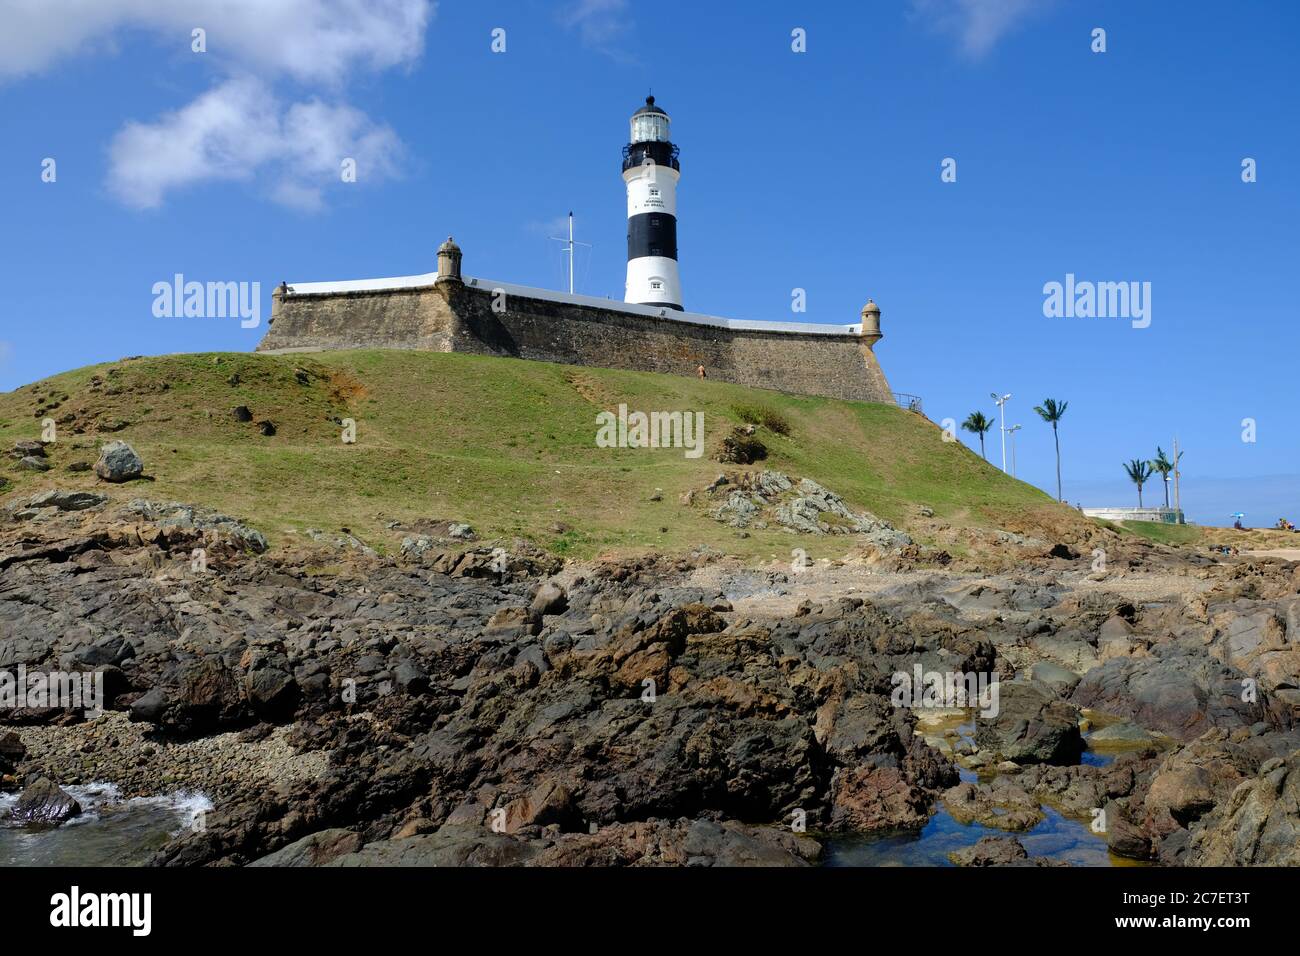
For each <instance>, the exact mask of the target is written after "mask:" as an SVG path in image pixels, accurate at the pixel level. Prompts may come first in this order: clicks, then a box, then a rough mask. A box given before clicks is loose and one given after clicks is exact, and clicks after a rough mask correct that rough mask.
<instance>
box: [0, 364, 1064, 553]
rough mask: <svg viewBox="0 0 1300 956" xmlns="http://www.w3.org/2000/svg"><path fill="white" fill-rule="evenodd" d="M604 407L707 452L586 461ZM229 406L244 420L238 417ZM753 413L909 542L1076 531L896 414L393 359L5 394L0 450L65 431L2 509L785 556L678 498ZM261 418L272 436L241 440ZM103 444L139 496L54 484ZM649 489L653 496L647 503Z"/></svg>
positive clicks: (668, 383) (19, 478)
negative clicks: (687, 415) (107, 502)
mask: <svg viewBox="0 0 1300 956" xmlns="http://www.w3.org/2000/svg"><path fill="white" fill-rule="evenodd" d="M620 402H623V403H626V404H627V406H628V407H629V409H631V410H634V411H635V410H641V411H645V412H650V411H674V410H683V411H685V410H690V411H696V410H698V411H702V412H703V413H704V421H705V429H706V441H707V448H708V450H707V451H706V453H705V455H704V457H702V458H697V459H690V458H687V457H685V456H684V455H683V453H682V451H681V450H680V449H608V448H598V447H596V443H595V436H596V427H597V426H596V415H597V413H598V412H600V411H601V410H606V409H607V410H611V411H612V410H615V409H616V408H617V406H618V404H619V403H620ZM237 406H247V408H248V409H249V410H250V411H251V413H252V416H253V421H252V422H239V421H237V420H236V417H235V415H234V414H233V413H232V410H233V409H234V408H235V407H237ZM747 409H748V411H747ZM754 411H759V412H761V413H763V414H767V415H775V416H776V417H777V418H779V419H783V420H784V422H785V423H787V424H788V426H789V434H788V435H780V434H776V433H774V432H773V431H771V430H770V429H767V428H761V429H760V431H759V437H760V438H761V440H762V441H763V442H764V443H765V444H766V445H767V446H768V450H769V458H768V460H767V461H766V462H764V463H763V464H761V465H757V466H753V467H770V468H776V469H780V470H782V471H785V472H787V473H789V474H791V475H794V476H798V477H805V476H807V477H812V478H815V479H816V480H817V481H820V482H821V483H823V484H824V485H826V486H827V487H829V488H830V489H832V490H833V491H836V492H838V493H839V494H841V495H843V496H844V497H845V499H846V500H847V501H848V502H849V503H850V505H852V506H854V507H856V508H862V509H866V510H869V511H872V512H874V513H876V514H877V515H879V516H881V517H883V518H885V519H887V520H889V521H891V522H894V523H895V524H896V525H898V526H900V527H902V528H905V529H908V528H910V527H911V525H912V523H913V519H914V518H915V517H916V515H917V514H918V512H919V509H920V508H921V507H922V506H925V507H928V508H930V509H933V511H934V512H935V516H936V518H938V519H942V520H945V521H947V522H949V523H951V524H953V525H958V526H960V525H969V526H975V527H988V528H995V527H996V528H1006V529H1010V530H1029V531H1032V530H1034V529H1035V528H1039V527H1042V526H1044V525H1045V524H1051V523H1054V522H1056V523H1059V522H1062V521H1065V522H1071V521H1079V520H1082V519H1080V518H1079V517H1078V516H1077V513H1076V512H1074V511H1072V510H1071V509H1069V508H1066V507H1063V506H1060V505H1058V504H1056V503H1055V502H1053V501H1052V500H1051V498H1050V497H1049V496H1048V495H1046V494H1044V493H1042V492H1041V491H1039V490H1038V489H1036V488H1033V487H1031V486H1029V485H1027V484H1024V483H1022V482H1019V481H1015V480H1013V479H1010V478H1008V477H1006V476H1004V475H1002V474H1001V473H1000V472H999V471H998V470H997V469H996V468H994V467H992V466H991V465H989V464H987V463H986V462H984V461H983V460H981V459H980V457H979V456H978V455H975V454H973V453H971V452H970V451H969V450H968V449H966V448H965V447H964V446H963V445H961V444H960V443H947V442H944V441H942V436H941V433H940V430H939V429H938V427H936V426H935V425H934V424H933V423H931V422H929V421H927V420H926V419H925V418H923V417H921V416H920V415H917V414H914V413H911V412H907V411H904V410H902V409H898V408H895V407H892V406H885V405H872V404H864V403H856V402H845V401H836V400H832V399H824V398H808V397H798V396H791V395H785V394H781V393H778V392H770V391H765V390H761V389H750V388H743V387H740V386H735V385H727V384H723V383H720V382H713V381H701V380H698V379H693V378H686V377H677V376H667V375H655V374H650V373H637V372H624V371H613V370H605V369H590V368H574V367H570V366H560V365H550V364H545V363H539V362H524V361H518V360H513V359H497V358H486V357H480V356H473V355H456V354H441V353H430V352H409V351H353V352H328V353H312V354H299V355H259V354H248V353H218V354H213V353H207V354H195V355H172V356H161V357H157V358H135V359H126V360H123V361H120V362H114V363H108V364H104V365H96V366H91V367H87V368H83V369H78V370H76V371H72V372H67V373H65V374H62V375H58V376H54V377H53V378H50V379H46V380H44V381H41V382H37V383H34V384H32V385H27V386H23V387H22V388H19V389H17V390H15V391H14V392H10V393H6V394H3V395H0V441H3V443H4V447H5V448H8V447H10V445H11V444H12V443H13V442H14V441H16V440H19V439H24V438H36V437H38V436H39V432H40V422H41V420H42V419H43V418H45V417H50V418H54V419H55V420H56V421H58V422H59V423H60V424H59V426H58V427H59V441H58V443H57V444H55V445H53V446H51V447H50V449H49V452H50V457H51V461H52V463H53V466H54V467H53V469H52V470H51V471H49V472H47V473H44V474H37V473H32V472H25V471H19V470H16V469H15V468H14V466H13V465H14V463H13V462H11V461H9V460H8V459H5V460H4V463H3V464H2V465H0V475H3V476H4V477H6V478H8V479H9V481H10V482H11V484H10V485H9V486H8V487H7V488H5V489H3V490H4V491H5V497H6V498H7V497H10V496H13V495H19V494H31V493H33V492H34V491H37V490H40V489H43V488H46V487H50V486H52V485H58V486H60V487H70V488H90V487H98V488H99V489H100V490H108V491H109V493H111V494H113V495H115V496H118V497H122V498H126V497H135V496H147V497H151V498H159V499H168V500H178V501H184V502H190V503H196V504H202V505H206V506H209V507H214V508H218V509H220V510H223V511H225V512H227V513H229V514H232V515H234V516H237V517H240V518H242V519H245V520H247V521H249V522H251V523H252V524H254V525H255V526H257V527H259V528H260V529H261V530H263V531H264V532H265V533H266V534H267V535H268V537H270V538H271V539H272V543H273V545H277V546H283V545H285V544H286V543H291V542H293V541H294V540H295V538H294V537H293V535H292V532H301V531H303V530H304V529H307V528H319V529H322V530H324V531H337V530H339V529H341V528H348V529H351V531H352V532H353V533H354V534H356V535H358V536H359V537H361V538H362V539H363V540H365V541H367V542H368V543H370V544H372V545H373V546H375V547H377V548H379V549H381V550H389V551H391V550H395V549H396V547H397V545H398V543H399V542H400V540H401V537H402V536H403V534H404V532H402V531H399V530H389V529H388V528H386V524H387V523H388V522H391V521H394V520H396V521H402V522H405V523H408V524H409V523H411V522H414V521H418V520H421V519H425V520H455V521H467V522H469V523H470V524H471V525H473V527H474V528H475V529H476V531H477V532H478V533H479V534H480V536H482V537H485V538H490V537H496V536H503V535H520V536H524V537H527V538H530V539H532V540H534V541H536V542H537V543H539V544H541V545H543V546H545V547H548V548H551V549H552V550H555V551H558V552H560V553H567V554H573V555H576V556H590V555H593V554H596V553H604V552H611V551H614V552H619V551H634V550H642V549H648V548H662V549H667V550H685V549H689V548H692V547H695V546H698V545H711V546H713V547H716V548H719V549H721V550H724V551H727V552H729V553H733V554H741V555H761V556H767V555H769V554H778V553H779V554H782V555H785V554H787V553H788V551H789V548H790V542H791V538H790V536H789V535H788V534H784V533H782V532H780V531H777V530H772V531H756V532H753V534H752V536H751V537H749V538H740V537H738V536H737V535H736V533H735V531H734V530H733V529H731V528H728V527H725V526H723V525H722V524H719V523H718V522H715V521H713V520H712V519H710V518H709V517H708V516H707V514H706V513H705V509H704V507H703V506H702V505H701V504H696V505H694V506H693V507H690V506H686V505H683V504H682V503H681V502H680V500H679V499H680V496H681V495H682V494H683V493H684V492H686V491H687V490H689V489H701V488H703V487H704V486H706V485H708V484H709V483H710V482H711V481H712V480H713V479H714V478H715V477H716V476H717V475H718V474H719V473H720V472H721V471H723V470H735V469H736V467H737V466H734V465H728V466H722V465H719V463H718V462H717V461H713V460H710V459H711V457H712V455H713V454H714V452H715V450H716V448H717V447H718V445H719V443H720V442H721V440H722V438H723V437H724V436H725V435H726V434H728V433H729V432H730V430H731V428H732V426H734V425H736V424H738V423H740V421H741V419H742V417H753V413H754ZM346 418H352V419H355V421H356V428H357V441H356V443H355V444H350V445H349V444H344V443H343V441H342V439H341V434H342V428H341V426H340V424H339V423H338V421H339V420H341V419H346ZM267 420H269V421H270V422H272V423H274V426H275V434H274V435H270V436H266V435H263V434H262V432H261V430H260V429H259V427H258V423H259V422H262V421H267ZM78 432H80V433H78ZM113 438H121V439H123V440H126V441H129V442H130V443H131V444H132V445H133V446H134V447H135V449H136V450H137V451H138V452H139V453H140V455H141V456H142V457H143V459H144V461H145V466H146V473H147V474H149V475H151V476H153V477H154V479H155V481H153V482H152V483H143V482H136V483H131V484H128V485H123V486H109V485H104V484H102V483H99V482H97V479H96V478H95V476H94V474H93V472H90V473H87V472H70V471H68V469H67V466H68V465H69V464H70V463H72V462H76V461H83V462H93V461H94V459H95V457H96V455H97V451H98V448H99V445H100V444H102V443H103V442H105V441H108V440H111V439H113ZM657 490H660V493H661V495H662V500H659V501H653V500H651V499H652V497H653V496H654V495H655V494H656V491H657ZM664 529H666V530H664ZM922 538H924V535H922ZM800 544H802V545H804V546H806V547H808V550H809V553H810V554H812V555H813V556H814V557H822V556H831V555H835V556H839V555H842V554H843V553H844V551H845V550H847V546H846V543H845V541H844V540H833V539H827V540H826V541H820V539H819V541H814V542H809V541H807V540H801V541H800Z"/></svg>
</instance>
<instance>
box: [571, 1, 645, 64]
mask: <svg viewBox="0 0 1300 956" xmlns="http://www.w3.org/2000/svg"><path fill="white" fill-rule="evenodd" d="M559 17H560V22H561V23H563V24H564V26H566V27H567V28H569V29H570V30H577V31H578V36H579V37H580V38H581V40H582V42H583V43H584V44H585V45H587V46H589V47H591V48H592V49H595V50H599V51H600V52H602V53H606V54H609V55H611V56H617V57H624V56H626V55H625V54H624V53H622V51H620V50H618V49H616V47H615V44H617V43H618V41H619V40H621V39H622V38H623V37H624V36H626V35H627V34H628V33H629V32H631V30H632V19H631V17H630V16H629V15H628V2H627V0H573V2H572V3H569V4H568V5H567V6H565V7H562V8H561V9H560V13H559Z"/></svg>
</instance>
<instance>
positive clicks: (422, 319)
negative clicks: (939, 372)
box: [258, 240, 894, 402]
mask: <svg viewBox="0 0 1300 956" xmlns="http://www.w3.org/2000/svg"><path fill="white" fill-rule="evenodd" d="M272 303H273V304H272V314H271V324H270V328H269V330H268V332H267V334H266V336H265V338H264V339H263V340H262V342H261V344H260V345H259V346H258V351H280V350H316V349H358V348H373V349H427V350H430V351H436V352H473V353H478V354H483V355H498V356H508V357H514V358H522V359H533V360H537V361H544V362H556V363H560V364H564V365H588V366H596V367H599V368H617V369H629V370H634V371H644V372H663V373H668V374H674V375H695V374H697V369H698V367H699V366H701V365H703V366H704V368H705V373H706V375H707V376H708V377H709V378H711V379H716V380H719V381H723V382H732V383H735V384H737V385H748V386H753V387H757V388H770V389H775V390H777V391H782V392H790V393H794V394H799V395H822V396H827V397H831V398H843V399H852V400H856V401H868V402H892V401H893V400H894V399H893V397H892V395H891V392H890V387H889V382H888V381H887V380H886V379H885V375H884V372H883V371H882V370H881V368H880V364H879V363H878V362H877V361H876V356H875V353H874V351H873V346H874V345H875V342H876V341H877V340H878V339H879V338H880V334H879V314H880V313H879V310H878V309H876V308H875V306H874V304H871V303H868V306H867V308H866V309H864V310H863V316H862V318H863V323H862V324H859V325H848V326H812V325H803V324H801V323H783V322H746V321H737V320H729V319H721V318H717V317H715V316H706V315H698V314H695V313H690V312H679V311H676V310H672V309H660V308H657V307H649V306H638V305H629V304H626V303H622V302H613V301H611V300H607V299H597V298H593V297H588V296H577V295H567V294H563V293H558V292H551V291H549V290H544V289H532V288H527V287H523V286H515V285H511V284H509V283H497V282H491V281H489V280H485V279H473V278H462V277H461V275H460V250H459V249H458V248H456V247H455V246H454V244H452V243H451V242H450V240H448V243H444V245H443V248H442V249H440V250H439V269H438V272H437V273H430V274H426V275H421V276H407V277H402V278H396V279H369V280H360V281H345V282H332V283H299V284H295V285H292V286H287V285H281V286H280V287H279V288H278V289H277V290H276V292H275V294H274V296H273V297H272Z"/></svg>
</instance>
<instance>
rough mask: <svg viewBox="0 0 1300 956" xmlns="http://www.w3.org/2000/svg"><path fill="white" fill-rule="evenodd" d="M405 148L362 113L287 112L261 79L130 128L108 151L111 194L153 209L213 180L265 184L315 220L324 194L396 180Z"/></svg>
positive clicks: (228, 85) (322, 108) (232, 85)
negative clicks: (347, 167)
mask: <svg viewBox="0 0 1300 956" xmlns="http://www.w3.org/2000/svg"><path fill="white" fill-rule="evenodd" d="M400 151H401V144H400V142H399V140H398V138H397V135H396V134H395V133H394V132H393V131H392V130H391V129H390V128H389V127H387V126H382V125H377V124H375V123H373V122H371V120H370V119H369V118H368V117H367V116H366V115H365V114H364V113H362V112H361V111H360V110H357V109H354V108H352V107H350V106H346V105H329V104H326V103H322V102H321V101H319V100H311V101H309V102H305V103H295V104H293V105H292V106H290V107H289V108H288V109H287V110H285V109H284V108H283V107H282V105H281V104H280V103H279V101H278V100H277V99H276V97H275V94H274V92H273V91H272V90H271V89H269V88H268V87H267V86H266V85H265V84H264V83H262V82H261V81H260V80H257V79H255V78H253V77H238V78H235V79H232V80H228V81H226V82H224V83H222V84H221V85H219V86H217V87H214V88H213V89H211V90H209V91H208V92H207V93H204V94H203V95H201V96H199V97H198V98H197V99H196V100H194V101H193V102H192V103H190V104H189V105H187V106H185V107H183V108H181V109H179V110H176V111H175V112H172V113H168V114H165V115H164V116H162V117H160V118H159V119H158V120H157V121H156V122H153V123H128V124H127V125H126V126H125V127H123V129H122V130H121V131H120V132H119V133H118V134H117V136H115V137H114V139H113V142H112V143H111V145H110V146H109V174H108V185H109V189H110V191H111V192H112V193H113V194H114V195H115V196H116V197H117V198H118V199H120V200H121V201H122V202H123V203H125V204H126V205H129V206H134V207H137V208H143V209H148V208H155V207H157V206H159V205H161V203H162V201H163V199H164V197H165V196H166V194H167V193H169V192H171V191H172V190H175V189H179V188H183V187H186V186H192V185H195V184H198V183H202V182H207V181H213V180H217V181H220V180H232V181H238V180H251V179H253V178H254V177H256V178H257V179H258V180H265V181H267V182H268V183H269V184H270V189H269V195H270V196H271V198H273V199H274V200H276V201H277V202H280V203H282V204H285V205H289V206H294V207H297V208H299V209H304V210H308V211H314V210H318V209H320V208H322V206H323V205H324V197H323V190H324V187H325V186H326V185H329V184H333V183H342V176H341V171H342V165H341V164H342V162H343V160H344V159H352V160H355V162H356V168H357V181H358V182H363V183H364V182H373V181H377V180H380V179H384V178H387V177H390V176H393V175H395V174H396V172H397V169H396V163H397V157H398V155H399V154H400Z"/></svg>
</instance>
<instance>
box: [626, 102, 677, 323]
mask: <svg viewBox="0 0 1300 956" xmlns="http://www.w3.org/2000/svg"><path fill="white" fill-rule="evenodd" d="M680 177H681V166H680V165H679V164H678V162H677V147H676V146H674V145H673V144H672V143H671V142H670V141H669V139H668V114H667V113H665V112H664V111H663V110H662V109H660V108H659V107H658V106H656V105H655V98H654V97H653V96H647V97H646V100H645V106H643V107H641V108H640V109H639V110H637V111H636V112H635V113H633V114H632V136H631V142H630V143H628V144H627V145H626V146H624V147H623V182H624V183H626V184H627V286H626V288H625V294H624V296H623V301H625V302H633V303H636V304H638V305H660V306H667V307H668V308H670V309H681V307H682V283H681V279H680V278H679V277H678V275H677V180H678V179H679V178H680Z"/></svg>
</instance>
